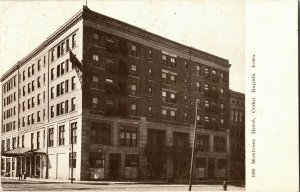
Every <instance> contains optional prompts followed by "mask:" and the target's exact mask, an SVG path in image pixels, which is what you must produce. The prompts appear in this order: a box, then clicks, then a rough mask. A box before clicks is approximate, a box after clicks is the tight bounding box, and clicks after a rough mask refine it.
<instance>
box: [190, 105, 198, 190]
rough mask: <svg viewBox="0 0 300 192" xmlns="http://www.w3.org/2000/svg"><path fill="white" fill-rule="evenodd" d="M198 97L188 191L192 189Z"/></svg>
mask: <svg viewBox="0 0 300 192" xmlns="http://www.w3.org/2000/svg"><path fill="white" fill-rule="evenodd" d="M198 102H199V101H198V99H196V113H195V127H194V140H193V148H192V156H191V167H190V179H189V191H191V190H192V175H193V164H194V152H195V143H196V142H195V141H196V129H197V115H198Z"/></svg>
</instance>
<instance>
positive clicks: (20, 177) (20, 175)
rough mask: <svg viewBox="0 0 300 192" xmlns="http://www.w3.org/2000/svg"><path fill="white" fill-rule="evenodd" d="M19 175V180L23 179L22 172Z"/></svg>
mask: <svg viewBox="0 0 300 192" xmlns="http://www.w3.org/2000/svg"><path fill="white" fill-rule="evenodd" d="M18 176H19V181H21V180H22V174H21V173H19V174H18Z"/></svg>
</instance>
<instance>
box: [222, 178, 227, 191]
mask: <svg viewBox="0 0 300 192" xmlns="http://www.w3.org/2000/svg"><path fill="white" fill-rule="evenodd" d="M223 189H224V191H227V182H226V181H225V180H224V181H223Z"/></svg>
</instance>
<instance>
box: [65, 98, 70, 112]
mask: <svg viewBox="0 0 300 192" xmlns="http://www.w3.org/2000/svg"><path fill="white" fill-rule="evenodd" d="M68 112H69V101H68V100H65V113H68Z"/></svg>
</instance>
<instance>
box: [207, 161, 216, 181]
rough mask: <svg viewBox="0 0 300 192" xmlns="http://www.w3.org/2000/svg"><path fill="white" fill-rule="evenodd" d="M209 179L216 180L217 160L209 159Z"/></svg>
mask: <svg viewBox="0 0 300 192" xmlns="http://www.w3.org/2000/svg"><path fill="white" fill-rule="evenodd" d="M208 178H209V179H214V178H215V159H214V158H209V159H208Z"/></svg>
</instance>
